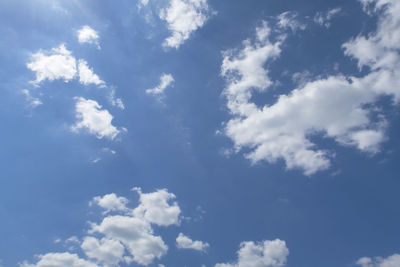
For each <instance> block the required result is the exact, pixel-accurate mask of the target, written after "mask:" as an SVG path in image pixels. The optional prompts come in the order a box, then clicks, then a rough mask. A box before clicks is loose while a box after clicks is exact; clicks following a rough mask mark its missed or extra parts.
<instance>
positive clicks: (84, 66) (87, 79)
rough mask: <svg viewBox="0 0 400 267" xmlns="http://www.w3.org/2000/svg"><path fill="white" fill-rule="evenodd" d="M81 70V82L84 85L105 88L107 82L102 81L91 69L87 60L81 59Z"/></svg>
mask: <svg viewBox="0 0 400 267" xmlns="http://www.w3.org/2000/svg"><path fill="white" fill-rule="evenodd" d="M78 69H79V82H80V83H82V84H84V85H89V84H95V85H97V86H99V87H105V82H104V81H102V80H101V79H100V78H99V76H98V75H97V74H95V73H94V72H93V70H92V69H91V68H89V66H88V63H87V62H86V60H83V59H79V61H78Z"/></svg>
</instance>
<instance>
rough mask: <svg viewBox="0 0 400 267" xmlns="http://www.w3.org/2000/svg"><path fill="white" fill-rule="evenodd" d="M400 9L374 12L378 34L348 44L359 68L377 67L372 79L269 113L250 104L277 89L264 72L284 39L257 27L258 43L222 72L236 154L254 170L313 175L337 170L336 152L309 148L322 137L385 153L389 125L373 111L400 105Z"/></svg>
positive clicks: (333, 83) (281, 101) (282, 102)
mask: <svg viewBox="0 0 400 267" xmlns="http://www.w3.org/2000/svg"><path fill="white" fill-rule="evenodd" d="M383 2H386V3H388V5H385V6H384V5H383ZM399 6H400V3H399V2H396V1H389V0H385V1H383V0H382V1H377V4H376V9H375V10H376V11H378V9H379V8H381V9H382V10H383V13H382V15H381V17H380V19H379V23H378V30H377V32H376V33H375V34H372V35H369V37H368V38H367V37H363V36H360V37H357V38H356V39H353V40H351V41H350V42H348V43H345V44H344V48H345V52H346V54H347V55H350V56H352V57H354V58H356V59H357V60H358V61H359V66H360V67H361V66H365V65H366V66H368V67H370V69H371V70H372V71H371V72H370V73H369V74H367V75H365V76H363V77H353V76H346V75H337V76H330V77H327V78H326V79H317V80H314V81H311V82H307V83H305V84H303V85H301V86H299V87H298V88H296V89H294V90H293V91H292V92H291V93H290V94H288V95H281V96H280V97H279V98H278V100H277V101H276V102H275V103H274V104H272V105H270V106H263V107H258V106H257V105H256V104H255V103H253V102H252V101H251V98H252V96H253V92H255V91H259V92H263V91H266V90H268V88H269V87H270V85H271V84H272V82H271V79H270V78H269V76H268V69H265V68H264V66H265V64H266V63H267V62H270V61H271V60H274V59H276V58H277V57H278V56H279V55H280V52H281V50H280V47H281V44H282V41H283V40H284V36H278V37H277V38H275V39H274V38H272V37H271V34H270V32H271V29H270V28H269V27H268V25H267V24H266V23H264V24H263V26H262V27H259V28H257V31H256V33H257V34H256V38H255V41H254V42H251V41H250V40H246V41H245V42H244V44H243V48H241V49H239V50H231V51H227V52H225V54H224V60H223V63H222V67H221V73H222V76H223V77H225V78H226V80H227V87H226V88H225V89H224V95H225V96H226V97H227V107H228V109H229V110H230V112H231V114H232V116H233V118H232V119H231V120H230V121H228V122H227V124H226V125H225V134H226V135H227V136H229V137H230V138H231V139H232V140H233V142H234V145H235V148H236V150H237V151H239V150H240V149H242V148H249V149H250V151H249V153H248V154H246V157H247V158H248V159H250V160H251V161H252V162H253V163H255V162H259V161H263V160H265V161H268V162H275V161H276V160H278V159H283V160H284V161H285V163H286V167H287V168H288V169H293V168H300V169H302V170H303V172H304V173H305V174H306V175H311V174H313V173H315V172H317V171H320V170H324V169H327V168H328V167H329V166H330V159H329V157H330V155H331V153H329V152H327V151H324V150H321V149H318V148H317V147H316V145H315V144H313V143H312V142H311V141H310V137H311V136H312V135H315V134H322V135H323V136H324V137H330V138H333V139H334V140H336V141H337V142H338V143H340V144H342V145H347V146H354V147H357V148H358V149H359V150H361V151H365V152H368V153H376V152H378V151H379V146H380V144H381V143H382V141H384V140H385V138H386V137H385V125H386V121H385V119H384V117H383V114H381V113H379V112H378V114H377V115H376V117H377V119H375V120H373V119H372V118H371V117H372V116H371V114H372V112H373V110H371V109H368V108H367V107H366V105H367V104H371V103H374V102H375V101H376V100H377V98H378V97H379V96H382V95H392V96H393V97H394V99H395V101H398V100H399V99H400V90H399V88H400V68H399V66H400V63H399V62H400V60H398V57H399V54H398V49H399V48H400V27H399V23H400V22H399V21H400V16H399V14H398V13H399V11H398V10H400V9H399ZM396 41H399V42H396ZM371 51H372V52H371ZM366 52H368V53H366ZM374 112H377V111H374Z"/></svg>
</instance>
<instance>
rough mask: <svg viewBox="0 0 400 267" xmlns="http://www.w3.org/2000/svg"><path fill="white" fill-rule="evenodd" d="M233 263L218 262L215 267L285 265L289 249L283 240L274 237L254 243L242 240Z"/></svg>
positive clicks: (271, 266)
mask: <svg viewBox="0 0 400 267" xmlns="http://www.w3.org/2000/svg"><path fill="white" fill-rule="evenodd" d="M237 255H238V259H237V261H236V262H235V263H219V264H216V265H215V267H247V266H252V267H282V266H285V265H286V259H287V257H288V255H289V249H288V248H287V247H286V243H285V241H282V240H279V239H276V240H273V241H264V242H260V243H254V242H253V241H249V242H242V243H241V244H240V249H239V251H238V252H237Z"/></svg>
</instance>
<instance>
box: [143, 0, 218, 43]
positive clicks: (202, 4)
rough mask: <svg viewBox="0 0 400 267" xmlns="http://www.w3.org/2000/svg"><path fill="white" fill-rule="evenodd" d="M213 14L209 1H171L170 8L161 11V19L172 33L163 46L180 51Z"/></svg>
mask: <svg viewBox="0 0 400 267" xmlns="http://www.w3.org/2000/svg"><path fill="white" fill-rule="evenodd" d="M145 2H146V1H145ZM211 13H212V11H211V9H210V7H209V6H208V3H207V0H170V2H169V6H168V7H167V8H164V9H161V11H160V19H162V20H164V21H166V22H167V25H168V26H167V27H168V29H169V31H170V32H171V36H170V37H168V38H167V39H165V41H164V44H163V45H164V46H165V47H172V48H176V49H178V48H179V47H180V46H181V45H182V44H183V43H184V42H185V41H186V40H187V39H189V37H190V36H191V34H192V33H193V32H195V31H196V30H197V29H199V28H201V27H203V26H204V24H205V23H206V21H207V20H208V18H209V16H210V14H211Z"/></svg>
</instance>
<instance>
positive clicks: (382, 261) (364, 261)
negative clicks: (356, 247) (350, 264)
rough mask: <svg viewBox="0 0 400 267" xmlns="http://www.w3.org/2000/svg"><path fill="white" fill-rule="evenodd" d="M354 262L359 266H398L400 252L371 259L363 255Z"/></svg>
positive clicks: (399, 263)
mask: <svg viewBox="0 0 400 267" xmlns="http://www.w3.org/2000/svg"><path fill="white" fill-rule="evenodd" d="M356 264H357V265H360V266H361V267H396V266H400V254H393V255H392V256H389V257H387V258H382V257H376V258H373V259H371V258H368V257H364V258H361V259H359V260H358V261H357V263H356Z"/></svg>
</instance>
